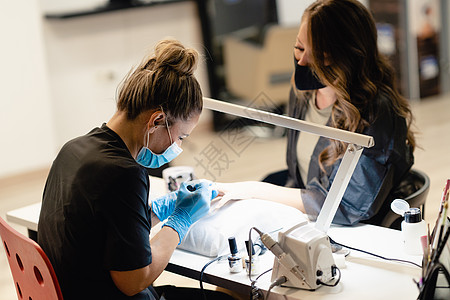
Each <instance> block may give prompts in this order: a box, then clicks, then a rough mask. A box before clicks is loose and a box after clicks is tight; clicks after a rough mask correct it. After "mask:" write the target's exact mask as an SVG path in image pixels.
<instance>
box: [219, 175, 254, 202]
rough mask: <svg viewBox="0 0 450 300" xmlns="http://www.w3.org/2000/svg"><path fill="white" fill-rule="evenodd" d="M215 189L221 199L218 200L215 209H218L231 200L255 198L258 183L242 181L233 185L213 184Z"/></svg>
mask: <svg viewBox="0 0 450 300" xmlns="http://www.w3.org/2000/svg"><path fill="white" fill-rule="evenodd" d="M215 186H216V189H217V190H218V191H219V196H222V199H220V200H219V202H218V203H217V205H216V206H215V209H219V208H221V207H222V206H224V205H225V204H226V203H227V202H229V201H231V200H242V199H251V198H255V197H256V196H255V195H256V191H255V189H257V186H258V182H256V181H244V182H234V183H220V182H216V183H215Z"/></svg>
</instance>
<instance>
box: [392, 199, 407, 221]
mask: <svg viewBox="0 0 450 300" xmlns="http://www.w3.org/2000/svg"><path fill="white" fill-rule="evenodd" d="M391 209H392V211H393V212H395V213H396V214H398V215H400V216H402V217H403V216H404V215H405V213H406V212H407V211H409V203H408V202H406V201H405V200H403V199H395V200H394V201H392V203H391Z"/></svg>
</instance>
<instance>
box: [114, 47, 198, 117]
mask: <svg viewBox="0 0 450 300" xmlns="http://www.w3.org/2000/svg"><path fill="white" fill-rule="evenodd" d="M197 60H198V52H197V51H196V50H194V49H189V48H185V47H184V46H183V45H182V44H181V43H180V42H179V41H176V40H170V39H165V40H162V41H160V42H159V43H158V44H157V45H156V46H155V52H154V54H153V55H151V56H150V57H147V58H145V59H144V60H143V61H142V62H141V64H140V65H139V66H137V67H136V68H135V69H133V70H131V71H130V73H129V74H128V75H127V76H126V77H125V79H124V81H123V82H122V84H121V86H120V87H119V90H118V101H117V109H118V110H120V111H125V112H126V113H127V118H128V119H129V120H134V119H135V118H136V117H137V116H138V115H139V114H140V113H142V112H144V111H146V110H151V109H162V110H163V111H164V112H165V113H166V114H167V116H168V117H167V119H168V122H169V123H171V122H173V121H174V120H178V119H180V120H187V119H189V118H190V117H191V116H192V115H194V114H199V113H200V112H201V111H202V107H203V96H202V91H201V88H200V85H199V83H198V81H197V79H196V78H195V77H194V75H193V74H194V71H195V68H196V66H197Z"/></svg>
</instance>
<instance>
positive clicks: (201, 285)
mask: <svg viewBox="0 0 450 300" xmlns="http://www.w3.org/2000/svg"><path fill="white" fill-rule="evenodd" d="M224 257H226V255H222V256H218V257H216V258H214V259H213V260H211V261H209V262H207V263H206V264H205V265H204V266H203V268H202V270H201V271H200V279H199V282H200V290H201V291H202V295H203V299H204V300H207V299H206V293H205V290H204V289H203V273H204V272H205V270H206V268H207V267H208V266H209V265H211V264H212V263H214V262H216V261H219V260H221V259H222V258H224Z"/></svg>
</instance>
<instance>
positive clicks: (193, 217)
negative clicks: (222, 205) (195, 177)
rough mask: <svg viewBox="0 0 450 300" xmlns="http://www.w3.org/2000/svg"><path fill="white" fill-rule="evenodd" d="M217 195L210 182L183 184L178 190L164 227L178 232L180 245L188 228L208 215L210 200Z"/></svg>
mask: <svg viewBox="0 0 450 300" xmlns="http://www.w3.org/2000/svg"><path fill="white" fill-rule="evenodd" d="M217 194H218V192H217V191H216V190H213V188H212V182H211V181H206V180H203V181H191V182H183V183H182V184H181V186H180V189H179V190H178V198H177V201H176V203H175V209H174V211H173V213H172V215H171V216H170V217H169V219H168V220H167V222H166V223H165V224H164V226H169V227H172V228H173V229H174V230H175V231H176V232H178V236H179V237H180V243H181V241H182V240H183V239H184V236H185V235H186V233H187V231H188V230H189V227H190V226H191V225H192V224H193V223H195V222H196V221H198V220H199V219H200V218H201V217H203V216H204V215H206V214H207V213H208V211H209V207H210V204H211V200H212V199H214V198H215V197H216V196H217Z"/></svg>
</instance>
